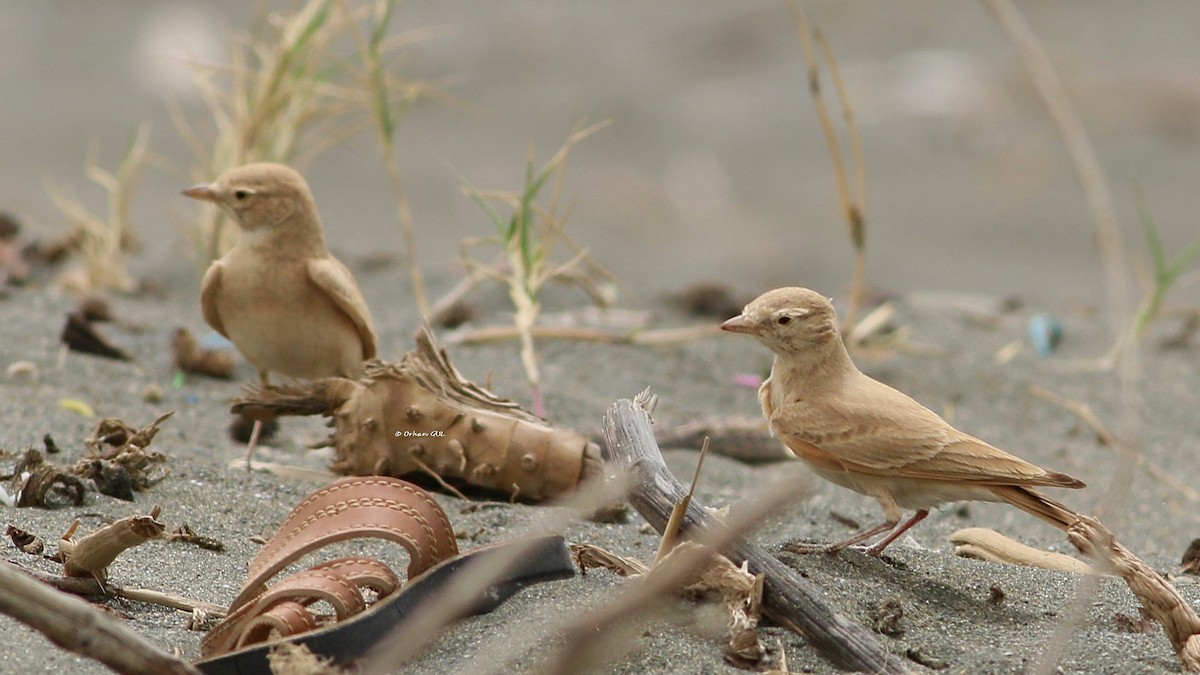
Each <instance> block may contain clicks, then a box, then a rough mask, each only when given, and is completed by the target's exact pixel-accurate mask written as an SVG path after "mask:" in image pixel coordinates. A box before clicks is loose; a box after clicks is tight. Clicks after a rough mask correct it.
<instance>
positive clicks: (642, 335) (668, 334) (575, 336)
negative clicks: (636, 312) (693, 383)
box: [445, 324, 721, 345]
mask: <svg viewBox="0 0 1200 675" xmlns="http://www.w3.org/2000/svg"><path fill="white" fill-rule="evenodd" d="M720 332H721V327H720V326H718V325H716V324H713V325H705V326H684V327H682V328H661V329H657V330H634V331H627V332H614V331H606V330H601V329H598V328H574V327H570V326H532V327H530V329H529V334H530V335H531V336H533V337H536V338H538V339H544V340H578V341H581V342H599V343H602V344H621V345H660V344H673V343H678V342H688V341H690V340H695V339H698V338H705V337H711V336H713V335H719V334H720ZM519 337H521V332H520V331H519V330H518V329H517V328H516V327H515V326H510V325H503V326H484V327H482V328H475V329H472V330H470V331H467V332H463V333H458V334H456V335H452V336H447V337H446V339H445V341H446V344H452V345H467V344H481V343H485V342H498V341H500V340H515V339H517V338H519Z"/></svg>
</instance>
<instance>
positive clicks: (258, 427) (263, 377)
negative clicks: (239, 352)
mask: <svg viewBox="0 0 1200 675" xmlns="http://www.w3.org/2000/svg"><path fill="white" fill-rule="evenodd" d="M258 383H259V385H260V386H261V387H262V390H263V391H264V392H265V391H266V390H267V387H268V386H270V384H271V383H270V382H269V381H267V373H266V371H263V370H260V371H258ZM262 428H263V421H262V419H255V420H254V426H253V427H252V428H251V429H250V440H249V441H247V442H246V473H249V472H250V471H251V470H252V468H251V462H252V461H253V460H254V449H255V448H257V447H258V437H259V436H260V435H261V434H262Z"/></svg>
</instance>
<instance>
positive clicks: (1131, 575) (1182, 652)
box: [1067, 516, 1200, 673]
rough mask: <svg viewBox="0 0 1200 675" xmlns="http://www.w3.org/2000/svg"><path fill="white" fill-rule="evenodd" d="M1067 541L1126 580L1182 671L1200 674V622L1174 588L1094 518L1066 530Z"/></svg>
mask: <svg viewBox="0 0 1200 675" xmlns="http://www.w3.org/2000/svg"><path fill="white" fill-rule="evenodd" d="M1067 539H1068V540H1069V541H1070V542H1071V544H1072V545H1073V546H1075V548H1077V549H1079V552H1080V553H1082V554H1084V555H1086V556H1088V557H1090V558H1092V559H1093V560H1095V561H1096V562H1097V563H1099V564H1101V565H1103V566H1104V568H1105V569H1106V570H1107V571H1108V572H1110V573H1111V574H1115V575H1117V576H1119V577H1121V578H1122V579H1124V580H1125V583H1126V584H1128V586H1129V590H1130V591H1133V594H1134V595H1136V596H1137V599H1138V601H1139V602H1141V603H1142V607H1143V608H1144V609H1145V616H1148V617H1150V618H1152V619H1154V620H1155V621H1157V622H1158V623H1160V624H1162V627H1163V632H1165V633H1166V634H1167V639H1168V640H1170V641H1171V646H1172V647H1174V648H1175V653H1176V655H1177V656H1178V657H1179V665H1180V669H1181V670H1182V671H1183V672H1185V673H1200V618H1198V617H1197V616H1196V613H1195V612H1194V611H1193V610H1192V608H1191V606H1190V605H1188V603H1187V601H1186V600H1184V599H1183V597H1182V596H1180V595H1179V592H1178V591H1176V590H1175V587H1174V586H1172V585H1171V584H1170V582H1168V581H1167V580H1166V579H1164V578H1163V577H1162V576H1160V575H1159V574H1158V573H1156V572H1155V571H1154V570H1152V569H1150V567H1149V566H1148V565H1146V563H1144V562H1142V561H1141V560H1140V559H1138V557H1137V556H1135V555H1134V554H1133V553H1130V552H1129V550H1128V549H1126V548H1125V547H1124V546H1122V545H1121V543H1120V542H1118V541H1117V539H1116V537H1114V536H1113V533H1112V532H1110V531H1109V530H1108V529H1107V528H1106V527H1104V525H1103V524H1102V523H1101V522H1100V521H1099V520H1096V519H1095V518H1090V517H1088V516H1080V518H1079V520H1076V521H1075V522H1074V523H1072V524H1071V528H1070V529H1069V530H1067Z"/></svg>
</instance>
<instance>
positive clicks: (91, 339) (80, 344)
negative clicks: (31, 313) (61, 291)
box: [59, 312, 132, 361]
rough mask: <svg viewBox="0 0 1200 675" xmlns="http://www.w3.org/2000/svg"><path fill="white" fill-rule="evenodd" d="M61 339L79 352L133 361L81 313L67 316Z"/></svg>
mask: <svg viewBox="0 0 1200 675" xmlns="http://www.w3.org/2000/svg"><path fill="white" fill-rule="evenodd" d="M59 337H60V339H61V340H62V341H63V343H64V344H66V345H67V347H69V348H70V349H72V350H74V351H77V352H84V353H85V354H95V355H96V356H103V357H105V358H109V359H119V360H121V361H130V360H132V359H131V357H130V356H129V354H126V353H125V352H124V351H123V350H122V349H121V348H120V347H117V346H116V345H114V344H113V343H112V342H110V341H109V339H108V338H106V337H104V335H103V334H102V333H100V331H99V330H97V329H96V327H95V326H94V325H92V322H91V321H89V320H88V318H87V317H86V316H84V315H83V314H81V313H80V312H71V313H70V314H68V315H67V322H66V324H64V325H63V329H62V334H61V335H60V336H59Z"/></svg>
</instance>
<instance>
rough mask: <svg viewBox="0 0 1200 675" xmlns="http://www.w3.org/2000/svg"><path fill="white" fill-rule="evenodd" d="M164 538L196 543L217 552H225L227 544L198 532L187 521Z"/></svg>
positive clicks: (207, 549)
mask: <svg viewBox="0 0 1200 675" xmlns="http://www.w3.org/2000/svg"><path fill="white" fill-rule="evenodd" d="M163 538H164V539H166V540H167V541H172V542H174V541H177V542H181V543H184V544H194V545H196V546H199V547H200V548H202V549H204V550H206V551H215V552H217V553H224V552H225V544H223V543H221V541H220V540H218V539H214V538H212V537H205V536H202V535H199V534H196V531H195V530H193V529H192V527H191V525H188V524H187V523H183V524H182V525H180V526H179V527H177V528H175V529H174V530H171V531H170V532H169V533H167V534H166V535H165V536H164V537H163Z"/></svg>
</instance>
